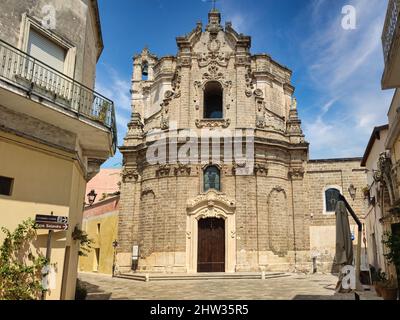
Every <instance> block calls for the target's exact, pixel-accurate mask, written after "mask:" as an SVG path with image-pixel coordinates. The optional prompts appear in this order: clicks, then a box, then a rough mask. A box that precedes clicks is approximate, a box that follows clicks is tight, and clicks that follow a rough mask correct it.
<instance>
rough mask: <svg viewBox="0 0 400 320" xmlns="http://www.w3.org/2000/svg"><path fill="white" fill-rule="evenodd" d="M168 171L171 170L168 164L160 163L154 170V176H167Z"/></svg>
mask: <svg viewBox="0 0 400 320" xmlns="http://www.w3.org/2000/svg"><path fill="white" fill-rule="evenodd" d="M170 171H171V166H170V165H168V164H161V165H159V167H158V169H157V170H156V176H157V177H165V176H169V173H170Z"/></svg>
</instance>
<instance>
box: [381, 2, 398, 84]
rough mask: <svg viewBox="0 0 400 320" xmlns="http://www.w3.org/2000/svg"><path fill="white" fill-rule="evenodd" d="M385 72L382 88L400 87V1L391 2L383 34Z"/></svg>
mask: <svg viewBox="0 0 400 320" xmlns="http://www.w3.org/2000/svg"><path fill="white" fill-rule="evenodd" d="M382 48H383V56H384V61H385V70H384V74H383V77H382V88H383V89H389V88H396V87H400V0H389V5H388V9H387V12H386V19H385V24H384V27H383V32H382Z"/></svg>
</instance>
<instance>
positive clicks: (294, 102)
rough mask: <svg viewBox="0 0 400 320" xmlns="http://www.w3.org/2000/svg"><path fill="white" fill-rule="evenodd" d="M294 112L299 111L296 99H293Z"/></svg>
mask: <svg viewBox="0 0 400 320" xmlns="http://www.w3.org/2000/svg"><path fill="white" fill-rule="evenodd" d="M292 110H297V99H296V98H295V97H293V98H292Z"/></svg>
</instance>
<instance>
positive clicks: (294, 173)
mask: <svg viewBox="0 0 400 320" xmlns="http://www.w3.org/2000/svg"><path fill="white" fill-rule="evenodd" d="M288 176H289V179H292V180H301V179H303V177H304V168H303V167H298V168H289V172H288Z"/></svg>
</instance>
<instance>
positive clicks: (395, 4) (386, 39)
mask: <svg viewBox="0 0 400 320" xmlns="http://www.w3.org/2000/svg"><path fill="white" fill-rule="evenodd" d="M399 15H400V0H389V6H388V9H387V13H386V20H385V26H384V27H383V33H382V47H383V55H384V57H385V63H387V62H388V59H389V55H390V50H391V48H392V43H393V39H394V36H395V33H396V29H397V25H398V23H399V22H400V21H399Z"/></svg>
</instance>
